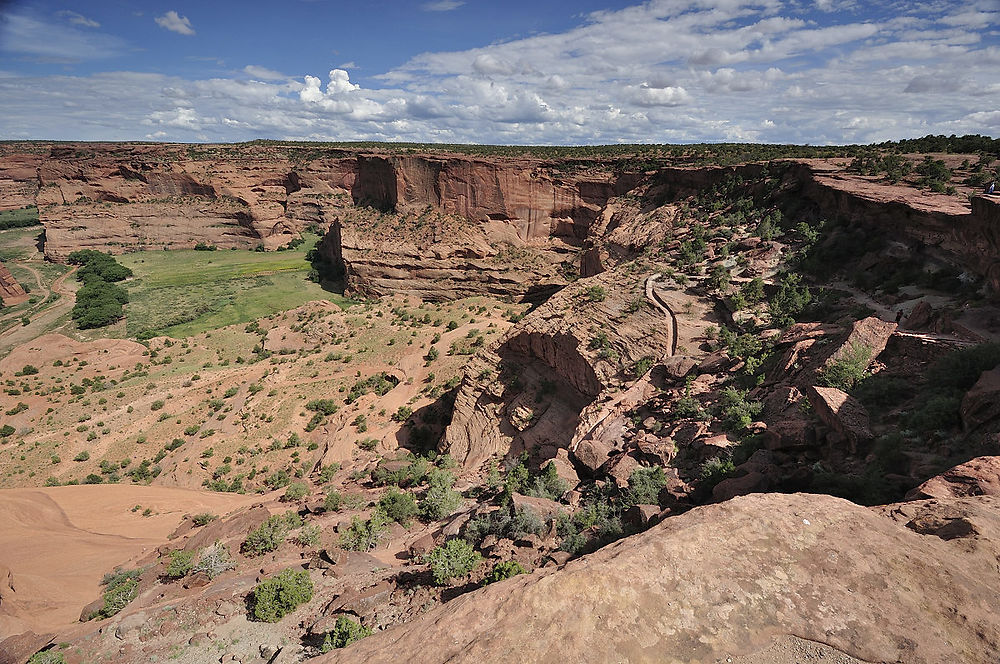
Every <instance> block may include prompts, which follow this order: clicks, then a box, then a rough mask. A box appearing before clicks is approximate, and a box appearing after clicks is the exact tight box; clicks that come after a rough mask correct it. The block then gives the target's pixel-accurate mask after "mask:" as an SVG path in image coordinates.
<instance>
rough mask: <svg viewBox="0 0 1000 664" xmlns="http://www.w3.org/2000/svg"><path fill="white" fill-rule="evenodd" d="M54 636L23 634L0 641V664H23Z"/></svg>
mask: <svg viewBox="0 0 1000 664" xmlns="http://www.w3.org/2000/svg"><path fill="white" fill-rule="evenodd" d="M53 639H55V634H35V633H34V632H23V633H21V634H15V635H13V636H8V637H7V638H6V639H3V640H0V664H24V663H25V662H27V661H28V659H30V658H31V656H32V655H34V654H35V653H36V652H38V651H39V650H41V649H42V648H44V647H45V646H47V645H49V644H50V643H52V641H53Z"/></svg>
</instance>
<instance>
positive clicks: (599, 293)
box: [586, 286, 608, 302]
mask: <svg viewBox="0 0 1000 664" xmlns="http://www.w3.org/2000/svg"><path fill="white" fill-rule="evenodd" d="M586 296H587V299H588V300H590V301H591V302H603V301H604V300H605V299H607V297H608V293H607V291H605V290H604V287H603V286H591V287H590V288H588V289H587V291H586Z"/></svg>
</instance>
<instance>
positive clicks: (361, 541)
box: [340, 510, 389, 552]
mask: <svg viewBox="0 0 1000 664" xmlns="http://www.w3.org/2000/svg"><path fill="white" fill-rule="evenodd" d="M388 529H389V517H387V516H386V515H385V513H384V512H382V511H381V510H375V511H374V512H373V513H372V515H371V517H370V518H369V519H368V520H367V521H366V520H364V519H362V518H361V517H357V516H356V517H354V518H352V519H351V525H350V526H348V528H347V530H345V531H344V533H343V534H341V536H340V548H342V549H347V550H348V551H362V552H367V551H371V550H372V549H374V548H375V547H376V546H378V543H379V540H381V539H382V538H383V537H385V533H386V531H387V530H388Z"/></svg>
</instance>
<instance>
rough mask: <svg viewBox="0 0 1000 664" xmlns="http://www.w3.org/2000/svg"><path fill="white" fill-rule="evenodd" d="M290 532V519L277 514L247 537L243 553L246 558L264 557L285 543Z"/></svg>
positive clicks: (242, 549) (242, 548)
mask: <svg viewBox="0 0 1000 664" xmlns="http://www.w3.org/2000/svg"><path fill="white" fill-rule="evenodd" d="M289 530H290V527H289V523H288V519H287V518H285V517H284V516H281V515H278V514H275V515H273V516H270V517H268V519H267V521H265V522H264V523H262V524H260V526H258V527H257V528H255V529H254V530H253V531H251V532H250V534H249V535H247V538H246V540H244V542H243V546H242V547H241V551H243V554H244V555H246V556H250V557H253V556H262V555H264V554H265V553H270V552H271V551H274V550H275V549H277V548H278V547H279V546H281V543H282V542H284V541H285V537H287V536H288V531H289Z"/></svg>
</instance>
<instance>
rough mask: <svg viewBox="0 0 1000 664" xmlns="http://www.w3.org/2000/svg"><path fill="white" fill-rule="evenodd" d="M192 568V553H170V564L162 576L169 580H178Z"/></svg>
mask: <svg viewBox="0 0 1000 664" xmlns="http://www.w3.org/2000/svg"><path fill="white" fill-rule="evenodd" d="M192 567H194V551H171V552H170V562H169V563H167V568H166V570H164V572H163V575H164V576H166V577H167V578H170V579H179V578H181V577H182V576H184V575H185V574H187V573H188V572H190V571H191V568H192Z"/></svg>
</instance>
